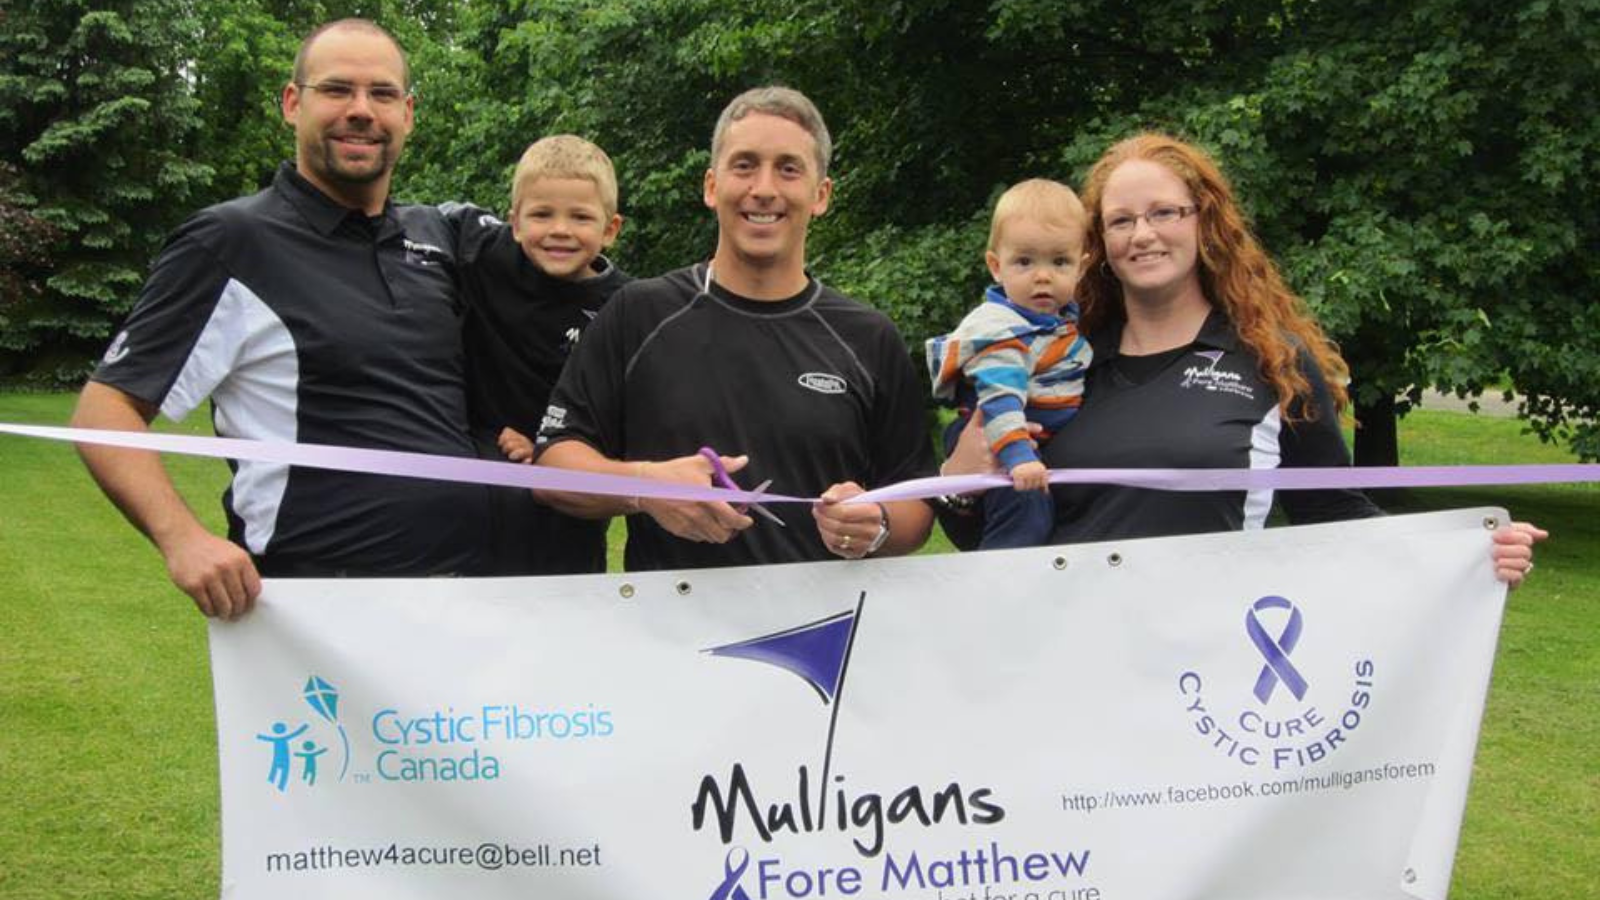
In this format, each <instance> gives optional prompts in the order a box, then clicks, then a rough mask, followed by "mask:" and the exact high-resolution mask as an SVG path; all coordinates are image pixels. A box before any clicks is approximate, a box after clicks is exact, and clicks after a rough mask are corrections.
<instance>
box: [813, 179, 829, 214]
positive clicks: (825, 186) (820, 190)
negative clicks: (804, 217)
mask: <svg viewBox="0 0 1600 900" xmlns="http://www.w3.org/2000/svg"><path fill="white" fill-rule="evenodd" d="M832 200H833V179H832V178H824V179H822V181H820V182H818V183H817V202H815V203H813V204H811V214H812V215H813V216H820V215H822V214H823V213H825V212H827V211H828V203H829V202H830V201H832Z"/></svg>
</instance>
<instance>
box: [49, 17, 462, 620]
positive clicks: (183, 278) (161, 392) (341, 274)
mask: <svg viewBox="0 0 1600 900" xmlns="http://www.w3.org/2000/svg"><path fill="white" fill-rule="evenodd" d="M282 109H283V116H284V120H285V121H287V122H288V123H289V124H290V125H292V126H293V127H294V131H295V161H294V163H293V164H289V163H284V164H283V165H282V166H280V167H279V169H278V172H277V174H276V176H275V178H274V179H273V183H272V185H271V186H270V187H269V188H267V189H266V190H264V191H262V192H260V193H258V194H255V195H253V196H250V197H244V198H240V199H237V200H233V201H230V202H227V203H223V204H219V205H217V206H214V207H211V208H209V209H205V210H202V211H201V212H200V213H198V214H197V215H195V216H194V217H192V218H191V219H189V220H188V221H187V222H185V223H184V224H183V225H182V226H180V227H179V228H178V230H177V231H176V232H174V233H173V234H172V235H171V236H170V237H169V238H168V241H167V244H166V246H165V247H164V248H163V250H162V252H161V255H160V256H159V258H158V259H157V260H156V262H155V265H154V267H153V269H152V272H151V275H150V278H149V280H148V281H147V282H146V283H145V286H144V290H143V291H142V293H141V296H140V299H139V302H138V305H137V306H136V307H135V308H134V310H133V312H132V313H130V315H129V316H128V319H127V321H126V323H125V324H124V326H123V330H122V331H121V332H120V333H119V334H118V335H117V336H116V338H115V339H114V340H113V342H112V344H111V347H110V349H108V350H107V351H106V354H105V357H104V358H103V360H102V361H101V363H100V365H99V367H98V368H97V369H96V370H95V372H94V374H93V375H92V376H91V380H90V382H89V383H88V384H87V385H86V386H85V387H84V389H83V393H82V395H81V396H80V398H79V401H78V409H77V412H76V413H75V415H74V417H73V423H74V424H75V425H78V426H80V427H87V428H110V429H119V430H127V431H136V430H142V429H144V428H145V427H146V426H147V423H148V422H149V421H150V420H151V419H153V418H154V416H155V414H156V413H157V412H161V413H165V414H166V415H167V416H168V417H169V418H172V419H179V418H182V417H183V416H185V415H186V414H188V413H189V412H191V411H192V410H194V409H195V408H196V407H198V406H199V405H200V404H201V403H202V402H204V401H205V400H206V399H207V398H208V397H209V398H210V399H211V401H212V419H213V422H214V424H215V427H216V431H217V433H218V434H219V435H223V436H227V437H237V438H249V439H256V440H268V441H295V442H299V443H308V444H338V445H348V446H357V447H370V448H381V449H395V450H410V451H417V452H422V453H431V454H437V455H447V456H460V457H472V456H473V455H474V454H473V448H472V445H471V443H470V442H469V440H468V438H467V424H466V400H465V391H464V387H463V370H464V362H463V358H462V353H461V345H460V337H459V327H458V322H457V317H456V313H457V295H456V288H455V284H454V279H453V277H452V275H453V272H452V269H453V263H454V261H453V259H451V257H450V255H449V251H448V250H447V249H446V248H449V247H450V246H451V243H452V241H451V237H450V232H449V230H448V227H447V226H446V223H445V222H444V220H443V219H442V217H441V216H440V214H439V213H438V212H437V210H435V209H434V208H432V207H402V206H395V205H393V204H391V203H390V202H389V184H390V179H391V177H392V175H393V171H394V165H395V161H396V160H397V159H398V158H399V156H400V152H401V150H402V148H403V147H404V146H405V140H406V137H407V136H408V135H409V134H410V133H411V128H412V117H413V114H414V111H415V99H414V98H413V96H412V94H411V90H410V73H409V71H408V68H407V64H406V58H405V54H404V52H403V51H402V50H401V48H400V46H399V45H398V44H397V43H396V42H395V40H394V38H393V37H392V36H391V35H390V34H389V33H388V32H386V31H384V30H383V29H382V28H380V27H379V26H377V25H375V24H373V23H371V22H368V21H365V20H361V19H345V20H341V21H337V22H332V23H329V24H327V25H324V26H322V27H320V28H318V29H316V30H315V31H313V32H312V33H311V34H310V35H309V36H307V37H306V39H305V41H304V42H303V43H302V44H301V47H300V51H299V53H298V54H297V55H296V57H295V64H294V76H293V80H292V81H291V82H290V83H289V84H287V85H286V86H285V87H284V89H283V97H282ZM80 452H81V454H82V456H83V458H84V461H85V463H86V464H87V466H88V467H89V471H90V472H91V473H92V474H93V475H94V477H95V479H96V481H98V482H99V483H100V486H101V488H102V489H103V490H104V491H105V492H106V494H107V496H109V497H110V498H111V500H112V501H113V502H114V503H115V504H116V505H117V506H118V507H119V508H120V509H121V510H122V511H123V513H124V514H125V515H126V516H127V517H128V519H129V521H131V522H132V523H133V524H134V525H135V526H136V527H138V528H139V529H140V530H141V531H142V532H144V533H145V535H146V536H147V537H148V538H149V539H150V540H151V542H152V543H154V544H155V545H156V547H157V549H158V550H160V552H161V554H162V556H163V558H164V560H165V562H166V564H167V569H168V572H169V574H170V575H171V577H172V580H173V582H174V583H175V584H176V585H177V586H178V587H179V588H181V589H182V590H183V591H184V592H185V593H187V594H189V595H190V597H191V598H193V600H194V602H195V605H196V606H197V607H199V609H200V611H201V612H203V613H205V614H206V615H208V616H219V617H224V618H236V617H238V616H239V615H242V614H243V613H245V612H246V611H248V610H249V609H250V607H251V605H252V604H253V602H254V600H255V597H256V595H257V594H258V593H259V592H260V589H261V582H260V576H262V575H265V576H268V577H308V576H312V577H321V576H340V575H352V576H390V575H395V576H398V575H434V574H457V573H467V572H471V571H474V570H475V569H476V568H477V566H478V556H477V554H478V552H479V548H481V547H482V546H483V545H484V543H485V540H486V534H485V532H484V529H485V527H486V526H485V523H486V521H487V502H488V500H487V493H486V491H485V489H483V488H481V487H477V486H468V485H456V484H447V483H442V482H432V481H421V480H410V479H397V478H387V477H379V476H372V475H360V474H349V473H338V472H328V471H322V470H314V469H303V468H290V467H287V466H282V465H277V464H266V463H258V462H239V463H237V464H236V465H234V467H233V481H232V485H231V487H230V489H229V490H228V492H227V493H226V494H225V495H224V497H223V503H224V507H225V510H226V512H227V518H228V526H229V527H228V534H229V540H224V539H222V538H220V537H218V536H216V535H213V534H211V533H210V532H208V531H207V530H206V529H205V527H204V526H203V525H201V524H200V522H199V521H198V520H197V519H196V518H195V516H194V514H193V513H192V512H190V510H189V509H188V508H187V507H186V506H185V505H184V502H183V500H182V499H181V498H180V497H179V496H178V494H177V492H176V491H175V490H174V488H173V486H172V482H171V481H170V479H169V478H168V477H167V474H166V472H165V470H164V469H163V468H162V466H161V463H160V461H159V459H158V458H157V457H156V456H155V454H153V453H145V452H140V451H132V450H123V449H115V448H107V447H95V446H90V445H84V446H82V447H81V448H80Z"/></svg>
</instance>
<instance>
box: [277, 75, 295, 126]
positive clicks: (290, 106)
mask: <svg viewBox="0 0 1600 900" xmlns="http://www.w3.org/2000/svg"><path fill="white" fill-rule="evenodd" d="M278 105H279V108H280V109H282V111H283V120H284V121H285V122H288V123H289V124H290V125H293V124H294V123H295V120H296V119H298V118H299V116H300V88H299V87H298V86H297V85H296V84H295V83H294V82H292V81H291V82H289V83H287V84H285V85H284V86H283V96H282V97H281V98H280V100H279V104H278Z"/></svg>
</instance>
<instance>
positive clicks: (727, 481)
mask: <svg viewBox="0 0 1600 900" xmlns="http://www.w3.org/2000/svg"><path fill="white" fill-rule="evenodd" d="M699 453H700V455H701V456H703V457H705V458H706V460H707V461H709V462H710V463H711V477H712V479H713V480H714V481H716V483H717V486H718V487H724V488H727V489H728V490H731V491H737V490H742V488H740V487H739V483H738V482H736V481H734V480H733V476H731V475H729V474H728V470H727V469H726V468H725V467H723V465H722V455H721V454H720V453H718V452H717V451H716V450H713V449H712V448H710V447H701V448H700V451H699ZM771 484H772V479H771V478H768V479H767V480H766V481H763V482H761V483H760V484H758V485H756V488H755V490H753V491H751V492H750V493H752V494H759V493H761V492H762V491H764V490H766V489H767V488H768V487H769V486H771ZM734 508H735V509H737V510H738V511H739V512H741V513H743V512H746V511H754V512H755V514H756V515H758V516H761V517H762V518H764V519H766V520H767V521H769V522H776V523H777V524H778V527H779V528H788V527H789V526H788V525H786V524H784V521H783V520H782V519H780V518H778V516H777V514H776V513H774V512H773V511H772V510H770V509H767V508H766V507H764V506H762V505H761V504H759V503H741V504H738V505H736V506H735V507H734Z"/></svg>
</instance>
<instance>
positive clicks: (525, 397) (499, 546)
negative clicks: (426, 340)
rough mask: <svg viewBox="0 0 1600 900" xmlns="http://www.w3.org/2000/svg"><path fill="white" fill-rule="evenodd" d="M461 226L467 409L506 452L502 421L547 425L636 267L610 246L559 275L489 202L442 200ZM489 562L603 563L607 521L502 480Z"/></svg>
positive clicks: (542, 568) (550, 566)
mask: <svg viewBox="0 0 1600 900" xmlns="http://www.w3.org/2000/svg"><path fill="white" fill-rule="evenodd" d="M440 210H441V211H442V212H444V213H445V216H446V218H447V220H448V221H449V222H450V223H451V225H452V226H453V227H454V228H455V229H456V256H457V259H458V260H459V261H460V273H461V296H462V299H463V301H464V302H465V305H466V315H465V318H464V319H463V320H462V326H461V328H462V331H461V338H462V343H463V345H464V347H465V349H466V354H467V411H468V421H469V423H470V425H471V428H472V439H473V442H474V443H475V444H476V445H477V448H478V455H479V456H480V457H482V458H483V459H491V460H498V461H502V462H503V461H505V454H504V453H503V452H502V451H501V450H500V445H499V437H500V431H501V430H502V429H504V428H506V427H510V428H514V429H516V430H517V431H519V432H521V433H522V434H523V435H525V436H527V438H528V439H529V440H532V439H533V438H534V437H535V436H537V435H538V433H539V421H540V420H541V419H542V418H544V411H545V406H546V405H547V404H548V403H549V402H550V392H551V390H553V389H554V388H555V386H556V381H557V379H559V378H560V377H561V370H562V368H563V367H564V366H565V365H566V362H567V358H568V357H569V356H570V355H571V353H572V350H573V348H575V347H576V346H577V345H578V341H579V340H580V339H581V337H582V335H583V332H584V331H585V329H587V328H588V327H589V324H590V323H591V322H592V321H594V317H595V316H596V315H597V314H598V313H599V312H600V308H601V307H602V306H604V305H605V303H606V301H607V300H608V299H610V297H611V295H612V294H613V293H615V292H616V290H617V288H620V287H622V285H624V284H626V283H627V282H628V281H629V278H628V276H627V275H626V274H625V273H624V272H623V271H622V270H621V269H619V268H617V267H616V266H614V265H612V264H611V262H610V261H609V260H607V259H606V258H605V257H603V256H599V257H596V258H595V260H594V263H593V265H595V266H596V267H597V268H599V270H600V271H599V273H598V274H596V275H594V276H592V277H589V278H584V279H582V280H579V281H568V280H566V279H562V278H552V277H551V276H550V275H548V274H546V273H545V272H544V270H543V269H540V268H539V267H538V266H536V265H534V264H533V262H532V261H531V260H529V259H528V255H527V254H526V253H524V252H523V250H522V247H521V245H519V244H518V243H517V239H516V236H515V235H513V234H512V231H511V226H510V225H507V224H506V223H505V222H503V221H501V220H500V219H498V218H496V217H495V216H494V215H492V214H490V213H489V212H488V211H487V210H483V209H480V208H478V207H475V206H466V205H462V204H445V205H444V206H441V207H440ZM492 490H493V493H494V497H493V499H494V521H493V528H494V535H493V539H492V542H491V556H492V560H491V562H490V572H491V573H492V574H495V575H566V574H578V573H585V572H604V571H605V569H606V526H607V523H606V522H604V521H599V520H594V519H579V518H575V517H572V516H567V515H563V514H562V513H560V512H557V511H556V510H554V509H551V508H550V507H548V506H545V505H543V504H541V503H538V502H537V501H535V500H534V498H533V495H532V494H530V493H529V492H528V491H526V490H522V489H519V488H494V489H492Z"/></svg>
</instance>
